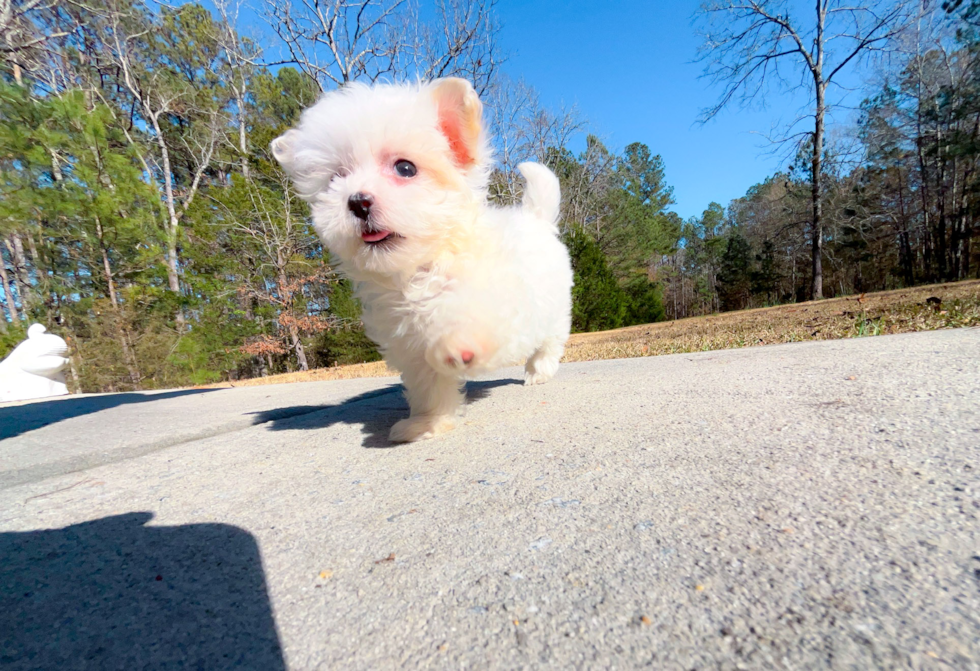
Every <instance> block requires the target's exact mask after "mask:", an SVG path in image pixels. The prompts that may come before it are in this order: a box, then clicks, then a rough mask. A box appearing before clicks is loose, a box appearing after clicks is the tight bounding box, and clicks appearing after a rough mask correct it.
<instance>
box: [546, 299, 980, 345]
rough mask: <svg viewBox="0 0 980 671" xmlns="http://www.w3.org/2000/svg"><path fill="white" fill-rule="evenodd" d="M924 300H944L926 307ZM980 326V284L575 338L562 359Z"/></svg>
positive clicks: (696, 319) (694, 319)
mask: <svg viewBox="0 0 980 671" xmlns="http://www.w3.org/2000/svg"><path fill="white" fill-rule="evenodd" d="M929 298H938V299H939V300H940V301H941V302H940V303H938V304H936V303H935V302H932V303H927V302H926V301H927V299H929ZM977 325H980V280H969V281H966V282H957V283H953V284H933V285H929V286H924V287H916V288H914V289H899V290H896V291H883V292H880V293H874V294H864V295H862V296H847V297H843V298H831V299H827V300H822V301H811V302H807V303H795V304H792V305H780V306H776V307H771V308H759V309H756V310H742V311H740V312H726V313H722V314H714V315H708V316H705V317H692V318H689V319H679V320H677V321H673V322H659V323H656V324H646V325H642V326H629V327H627V328H622V329H617V330H615V331H601V332H598V333H578V334H576V335H573V336H572V337H571V339H570V340H569V343H568V347H567V348H566V351H565V358H564V360H565V361H594V360H597V359H621V358H630V357H639V356H656V355H659V354H674V353H681V352H702V351H708V350H716V349H731V348H735V347H754V346H756V345H773V344H776V343H786V342H800V341H803V340H837V339H840V338H855V337H863V336H871V335H883V334H886V333H907V332H911V331H932V330H935V329H943V328H956V327H961V326H977Z"/></svg>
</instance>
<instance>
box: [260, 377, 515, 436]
mask: <svg viewBox="0 0 980 671" xmlns="http://www.w3.org/2000/svg"><path fill="white" fill-rule="evenodd" d="M511 384H523V382H522V381H521V380H515V379H504V380H484V381H470V382H467V383H466V402H467V403H472V402H474V401H478V400H480V399H484V398H486V397H487V396H489V395H490V391H491V390H492V389H494V388H496V387H503V386H507V385H511ZM402 391H403V387H402V386H401V385H400V384H392V385H389V386H387V387H385V388H383V389H376V390H374V391H369V392H366V393H364V394H360V395H359V396H354V397H353V398H349V399H347V400H346V401H344V402H343V403H338V404H336V405H304V406H294V407H291V408H277V409H275V410H268V411H264V412H257V413H254V417H255V419H254V423H255V424H266V423H268V426H269V428H271V429H272V430H273V431H284V430H287V429H323V428H326V427H328V426H333V425H334V424H340V423H344V424H352V425H353V424H359V425H361V432H362V433H363V434H364V442H363V446H364V447H396V446H397V444H396V443H392V442H390V441H389V440H388V432H389V431H390V430H391V427H392V426H394V424H395V422H397V421H398V420H400V419H403V418H405V417H408V403H407V402H406V401H405V397H404V395H403V394H402ZM284 415H285V416H284Z"/></svg>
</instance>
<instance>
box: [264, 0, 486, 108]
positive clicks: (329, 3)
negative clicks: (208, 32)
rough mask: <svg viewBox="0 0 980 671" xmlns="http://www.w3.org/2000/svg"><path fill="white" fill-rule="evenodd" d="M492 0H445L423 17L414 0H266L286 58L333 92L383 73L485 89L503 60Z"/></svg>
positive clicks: (283, 61) (282, 61)
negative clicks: (455, 79) (454, 79)
mask: <svg viewBox="0 0 980 671" xmlns="http://www.w3.org/2000/svg"><path fill="white" fill-rule="evenodd" d="M493 3H494V0H440V2H438V3H437V5H436V10H437V11H436V20H435V22H434V23H425V22H423V21H421V20H420V17H419V11H418V9H417V8H416V7H415V6H414V5H413V4H411V3H410V2H409V0H298V1H297V2H293V0H265V6H266V11H267V15H268V20H269V24H270V25H271V26H272V29H273V30H274V31H275V32H276V34H277V35H278V36H279V37H280V39H281V40H282V43H283V45H284V46H285V48H286V51H287V52H288V57H287V58H283V59H281V60H280V61H278V62H277V63H275V64H295V65H296V66H297V67H299V68H300V69H301V70H302V71H303V72H305V73H306V74H307V75H309V76H310V77H311V78H312V79H314V80H315V81H316V82H317V84H318V85H319V86H320V89H321V90H324V91H327V90H330V89H333V88H336V87H339V86H343V85H344V84H347V83H349V82H353V81H368V82H375V81H378V80H379V79H382V78H384V77H401V78H404V77H412V76H415V77H419V78H422V79H430V78H433V77H445V76H450V75H457V76H462V77H467V78H468V79H470V80H471V81H472V82H473V83H474V85H475V86H476V87H477V90H478V91H479V92H483V91H484V90H486V89H487V88H488V87H489V84H490V80H491V78H492V75H493V72H494V71H495V69H496V66H497V64H498V60H499V59H498V56H497V49H496V43H495V36H496V32H497V26H496V24H495V23H494V20H493V14H492V9H493Z"/></svg>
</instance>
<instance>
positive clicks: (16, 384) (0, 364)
mask: <svg viewBox="0 0 980 671" xmlns="http://www.w3.org/2000/svg"><path fill="white" fill-rule="evenodd" d="M66 354H68V343H66V342H65V341H64V340H63V339H62V338H60V337H59V336H56V335H54V334H53V333H48V332H47V329H46V328H44V326H42V325H41V324H32V325H31V327H30V328H29V329H27V340H25V341H24V342H22V343H21V344H19V345H17V347H15V348H14V351H13V352H11V353H10V354H9V355H8V356H7V358H5V359H4V360H3V361H0V402H2V401H25V400H28V399H32V398H46V397H48V396H63V395H65V394H67V393H68V387H67V386H65V374H64V372H63V371H64V369H65V367H66V366H67V365H68V359H66V358H65V355H66Z"/></svg>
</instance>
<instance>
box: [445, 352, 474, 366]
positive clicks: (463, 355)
mask: <svg viewBox="0 0 980 671" xmlns="http://www.w3.org/2000/svg"><path fill="white" fill-rule="evenodd" d="M475 356H476V355H475V354H473V352H471V351H469V350H468V349H464V350H462V351H461V352H460V353H459V359H457V358H456V357H453V356H447V357H446V363H447V364H449V365H450V366H458V365H459V362H460V360H462V362H463V365H464V366H467V365H469V364H470V362H471V361H473V359H474V357H475Z"/></svg>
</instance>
